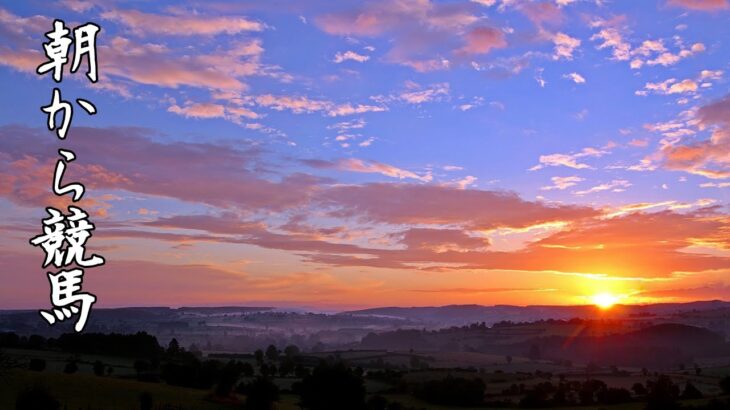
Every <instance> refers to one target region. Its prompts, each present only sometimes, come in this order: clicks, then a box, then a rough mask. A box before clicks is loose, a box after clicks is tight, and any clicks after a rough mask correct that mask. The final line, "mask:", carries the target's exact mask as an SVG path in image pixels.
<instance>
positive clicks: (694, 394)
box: [681, 381, 704, 400]
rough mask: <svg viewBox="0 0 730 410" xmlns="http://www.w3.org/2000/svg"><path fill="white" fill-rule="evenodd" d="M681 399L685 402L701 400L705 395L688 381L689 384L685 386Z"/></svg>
mask: <svg viewBox="0 0 730 410" xmlns="http://www.w3.org/2000/svg"><path fill="white" fill-rule="evenodd" d="M681 397H682V399H685V400H694V399H701V398H702V397H704V395H703V394H702V392H701V391H700V390H699V389H698V388H697V387H695V385H694V384H692V382H689V381H688V382H687V384H686V385H685V386H684V391H683V392H682V396H681Z"/></svg>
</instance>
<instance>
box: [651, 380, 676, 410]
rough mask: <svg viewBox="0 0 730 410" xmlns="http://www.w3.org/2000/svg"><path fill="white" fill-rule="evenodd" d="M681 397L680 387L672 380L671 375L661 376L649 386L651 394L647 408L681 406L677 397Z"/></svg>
mask: <svg viewBox="0 0 730 410" xmlns="http://www.w3.org/2000/svg"><path fill="white" fill-rule="evenodd" d="M678 397H679V387H677V385H676V384H674V383H673V382H672V379H671V378H670V377H669V376H664V375H662V376H659V378H658V379H657V380H656V381H655V382H653V383H651V385H650V386H649V394H648V395H647V403H646V409H647V410H673V409H678V408H679V403H677V398H678Z"/></svg>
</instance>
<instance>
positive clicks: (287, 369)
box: [279, 357, 296, 377]
mask: <svg viewBox="0 0 730 410" xmlns="http://www.w3.org/2000/svg"><path fill="white" fill-rule="evenodd" d="M295 367H296V363H295V362H294V359H292V358H291V357H285V358H283V359H282V360H281V363H279V376H281V377H286V376H288V375H289V374H290V373H292V372H293V371H294V368H295Z"/></svg>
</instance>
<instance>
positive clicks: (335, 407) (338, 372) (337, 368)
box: [295, 362, 365, 410]
mask: <svg viewBox="0 0 730 410" xmlns="http://www.w3.org/2000/svg"><path fill="white" fill-rule="evenodd" d="M295 386H296V387H295V391H297V392H298V393H299V395H300V396H301V403H300V404H301V406H302V407H303V408H305V409H310V410H341V409H348V410H361V409H363V408H364V407H365V385H364V383H363V379H362V377H360V376H358V375H357V374H355V372H354V371H352V369H350V368H349V367H348V366H345V364H343V363H342V362H336V363H332V364H329V363H326V362H322V363H320V364H319V365H317V367H315V368H314V370H313V371H312V374H311V375H309V376H306V377H304V379H302V381H301V383H298V384H296V385H295Z"/></svg>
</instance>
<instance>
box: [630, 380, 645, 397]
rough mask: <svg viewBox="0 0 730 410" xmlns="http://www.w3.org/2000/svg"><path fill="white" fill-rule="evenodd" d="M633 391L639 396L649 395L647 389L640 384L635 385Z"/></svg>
mask: <svg viewBox="0 0 730 410" xmlns="http://www.w3.org/2000/svg"><path fill="white" fill-rule="evenodd" d="M631 390H632V391H633V392H634V394H635V395H637V396H643V395H645V394H646V393H647V391H646V387H644V385H643V384H641V383H639V382H636V383H634V385H633V386H632V387H631Z"/></svg>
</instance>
